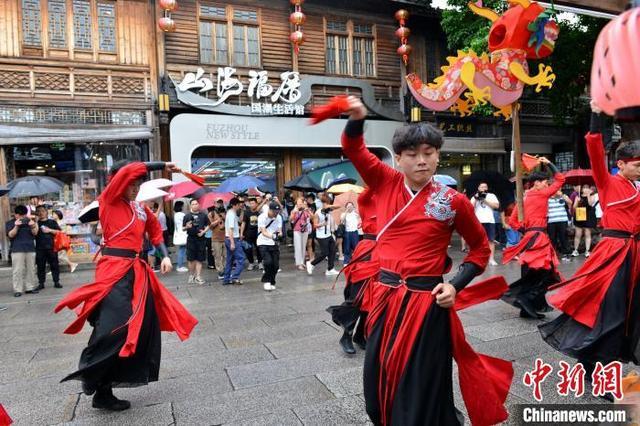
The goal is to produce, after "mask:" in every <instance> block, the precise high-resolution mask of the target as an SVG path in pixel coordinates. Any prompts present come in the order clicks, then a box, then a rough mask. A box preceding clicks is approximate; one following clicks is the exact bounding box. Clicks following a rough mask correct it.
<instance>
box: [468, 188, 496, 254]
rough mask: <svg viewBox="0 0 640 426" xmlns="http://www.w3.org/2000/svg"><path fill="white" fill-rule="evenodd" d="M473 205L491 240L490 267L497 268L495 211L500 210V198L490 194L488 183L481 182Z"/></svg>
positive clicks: (472, 199) (472, 200) (473, 198)
mask: <svg viewBox="0 0 640 426" xmlns="http://www.w3.org/2000/svg"><path fill="white" fill-rule="evenodd" d="M471 204H473V207H474V209H475V213H476V217H477V218H478V220H479V221H480V223H481V224H482V226H483V227H484V230H485V232H486V233H487V238H489V248H490V249H491V258H490V259H489V265H491V266H497V265H498V263H497V262H496V259H495V251H496V244H495V243H494V240H495V239H496V219H495V216H494V215H493V211H494V210H498V209H499V208H500V202H499V201H498V197H496V196H495V195H494V194H492V193H491V192H489V185H488V184H487V183H486V182H481V183H480V185H478V192H476V193H475V195H474V196H473V197H472V198H471Z"/></svg>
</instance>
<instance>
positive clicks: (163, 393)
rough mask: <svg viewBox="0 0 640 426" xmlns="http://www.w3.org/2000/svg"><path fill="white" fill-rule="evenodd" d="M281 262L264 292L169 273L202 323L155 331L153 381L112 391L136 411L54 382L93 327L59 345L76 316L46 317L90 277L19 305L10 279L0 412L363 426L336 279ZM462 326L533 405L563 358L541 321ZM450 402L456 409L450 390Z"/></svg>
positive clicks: (112, 419) (497, 315)
mask: <svg viewBox="0 0 640 426" xmlns="http://www.w3.org/2000/svg"><path fill="white" fill-rule="evenodd" d="M451 256H452V257H453V258H454V264H455V265H457V264H458V263H459V261H460V259H461V258H462V253H460V252H459V251H458V250H456V249H453V248H452V249H451ZM282 257H283V259H284V264H283V266H282V268H283V272H281V273H280V274H279V276H278V278H279V283H278V289H277V290H276V291H273V292H270V293H267V292H265V291H264V290H263V289H262V285H261V283H260V282H259V280H260V274H259V273H258V272H257V271H254V272H245V273H244V274H243V279H244V285H243V286H226V287H223V286H221V285H219V282H218V280H217V278H216V274H215V273H214V271H207V272H206V273H205V278H206V279H207V280H208V283H207V285H203V286H197V285H187V284H186V275H185V274H178V273H176V272H172V273H171V274H169V275H168V276H165V277H162V280H163V282H164V283H165V285H166V286H167V287H168V288H170V289H171V291H173V293H174V294H175V295H176V296H177V297H178V298H179V299H180V300H181V301H182V303H183V304H184V305H185V306H186V307H187V308H188V309H189V310H190V311H191V312H192V313H193V314H194V315H195V316H196V317H197V318H198V319H199V321H200V323H199V325H198V326H197V327H196V329H195V331H194V333H193V335H192V336H191V338H190V339H189V340H187V341H185V342H180V341H179V339H178V338H177V337H176V336H175V335H171V334H167V333H163V347H162V352H163V356H162V366H161V371H160V380H159V381H158V382H156V383H152V384H150V385H149V386H145V387H141V388H135V389H117V390H116V392H115V393H116V395H117V396H119V397H120V398H126V399H129V400H130V401H131V403H132V408H131V410H129V411H126V412H123V413H106V412H102V411H97V410H94V409H92V408H91V399H90V397H87V396H85V395H83V394H81V393H80V385H79V383H78V382H67V383H62V384H61V383H59V381H60V379H61V378H62V377H64V376H65V375H66V374H68V373H70V372H72V371H74V369H75V367H76V366H77V362H78V357H79V355H80V352H81V350H82V349H83V347H84V345H85V344H86V342H87V339H88V337H89V334H90V330H91V328H90V327H89V326H88V325H87V326H86V327H85V329H84V330H83V331H82V332H81V333H80V334H78V335H75V336H69V335H64V334H62V330H63V329H64V328H65V326H66V325H67V324H68V323H69V322H70V321H71V320H72V318H73V313H72V312H69V311H65V312H64V313H61V314H58V315H55V314H53V312H52V309H53V306H54V305H55V304H56V302H57V301H58V300H60V298H61V296H62V295H63V294H65V293H67V292H68V291H70V290H71V289H73V288H74V287H77V286H78V285H80V284H82V283H85V282H88V281H90V280H91V279H92V278H93V272H92V271H81V272H79V273H78V272H77V273H76V274H73V275H70V274H64V275H63V281H62V282H63V284H64V285H65V287H64V289H62V290H57V289H53V288H51V287H49V286H50V285H51V283H50V282H49V283H47V286H48V287H47V288H46V290H44V291H43V292H41V293H40V294H38V295H25V296H23V297H21V298H13V297H12V293H11V284H10V278H6V279H3V280H2V281H3V283H4V284H3V285H2V287H1V288H0V305H6V306H7V307H8V309H7V310H5V311H0V359H1V360H2V362H1V363H0V403H2V404H3V405H4V406H5V408H6V409H7V411H8V412H9V414H10V415H11V416H12V417H13V419H14V421H15V424H17V425H45V424H47V425H49V424H54V425H55V424H73V425H89V424H101V425H103V424H118V425H134V424H136V425H137V424H153V425H172V424H178V425H186V424H197V425H217V424H232V425H300V424H305V425H315V424H318V425H328V424H340V425H342V424H366V423H367V416H366V413H365V410H364V401H363V398H362V378H361V376H362V363H363V353H362V351H359V352H358V354H357V355H355V356H352V357H349V356H347V355H345V354H343V353H342V352H341V350H340V348H339V346H338V338H339V337H340V331H339V330H338V328H337V327H336V326H335V325H334V324H333V323H332V322H331V320H330V317H329V315H328V314H327V313H326V312H325V308H326V307H327V306H329V305H332V304H337V303H339V302H340V301H341V295H342V286H343V281H342V279H341V280H340V281H339V282H338V285H337V286H336V288H335V289H332V288H331V286H332V284H331V280H330V279H328V278H326V277H325V276H324V267H323V266H320V267H318V268H316V272H315V274H314V276H308V275H307V274H306V273H303V272H300V271H295V270H294V267H293V265H292V263H291V260H290V259H291V258H292V257H293V256H292V253H285V254H283V256H282ZM581 261H582V258H580V259H579V260H574V261H573V262H571V263H568V264H563V265H562V266H561V270H562V272H563V273H565V274H567V275H570V274H571V273H572V272H573V271H574V270H575V269H576V267H577V266H578V264H579V263H581ZM496 273H500V274H505V275H506V277H507V280H508V281H512V280H514V279H515V278H516V277H517V276H518V275H519V268H518V266H517V265H515V264H512V265H508V266H499V267H494V268H489V270H488V271H487V273H486V274H485V275H486V276H488V275H493V274H496ZM553 315H556V314H552V316H553ZM460 317H461V319H462V321H463V323H464V325H465V330H466V333H467V336H468V340H469V341H470V343H471V344H472V345H473V346H474V348H475V349H476V350H478V351H480V352H483V353H486V354H489V355H495V356H499V357H503V358H505V359H509V360H513V361H515V363H514V367H515V372H516V375H515V378H514V382H513V385H512V387H511V393H510V396H509V399H508V401H507V403H508V405H509V406H512V405H513V404H518V403H522V402H525V401H526V402H532V401H533V399H532V396H531V395H532V393H531V389H530V388H527V387H526V386H525V385H523V384H522V375H523V374H524V371H525V370H526V369H532V366H533V362H534V360H535V358H536V357H542V358H543V359H544V360H545V361H547V362H551V363H554V364H555V365H554V366H555V368H556V369H557V361H559V360H560V359H562V357H561V356H559V355H558V354H556V353H554V352H553V350H552V349H551V348H550V347H548V346H547V345H546V344H545V343H544V342H543V341H542V340H541V339H540V337H539V335H538V332H537V329H536V325H537V324H538V321H532V320H523V319H520V318H519V317H518V312H517V310H515V309H513V308H512V307H510V306H508V305H506V304H505V303H503V302H499V301H492V302H489V303H485V304H483V305H481V306H478V307H474V308H471V309H469V310H467V311H464V312H462V313H460ZM554 374H555V373H554ZM479 379H480V378H479ZM548 382H549V381H548ZM454 386H457V382H456V383H455V385H454ZM543 392H544V396H545V402H567V403H569V402H575V400H574V399H573V398H571V397H560V396H558V395H557V393H556V392H555V386H554V385H547V386H546V387H545V388H543ZM455 393H456V400H457V405H458V407H459V408H460V409H461V410H463V411H464V405H463V404H462V403H461V398H460V393H459V390H458V389H457V388H456V390H455ZM589 401H590V399H588V398H582V399H580V400H579V402H589Z"/></svg>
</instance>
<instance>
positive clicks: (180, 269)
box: [176, 266, 189, 272]
mask: <svg viewBox="0 0 640 426" xmlns="http://www.w3.org/2000/svg"><path fill="white" fill-rule="evenodd" d="M176 272H189V269H187V268H185V267H184V266H181V267H180V268H177V269H176Z"/></svg>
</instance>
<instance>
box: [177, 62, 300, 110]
mask: <svg viewBox="0 0 640 426" xmlns="http://www.w3.org/2000/svg"><path fill="white" fill-rule="evenodd" d="M235 73H236V69H235V68H233V67H219V68H218V75H217V78H216V79H215V80H216V83H215V84H214V82H213V81H212V79H210V78H208V77H206V76H205V71H204V70H203V69H202V68H198V69H197V70H196V72H195V73H192V72H190V73H187V74H185V76H184V78H183V79H182V81H181V82H180V83H179V84H177V86H176V88H177V90H178V91H180V92H183V93H184V92H187V91H194V89H198V90H197V92H195V93H197V94H198V95H205V94H207V92H210V91H215V96H216V98H217V99H211V98H209V97H205V96H200V100H199V104H200V105H207V106H209V107H216V106H219V105H221V104H223V103H225V101H227V99H229V98H230V97H231V96H238V95H240V94H241V93H242V92H243V91H244V90H245V83H243V82H242V81H241V80H240V79H239V78H237V77H236V76H235ZM246 86H247V96H248V97H249V98H250V99H251V114H252V115H304V105H299V104H296V102H298V101H299V100H300V98H301V97H302V94H301V92H300V74H298V73H297V72H295V71H286V72H283V73H281V74H280V84H279V85H278V86H275V85H272V84H270V83H269V73H268V71H254V70H251V71H249V81H248V82H247V83H246ZM269 101H270V102H269Z"/></svg>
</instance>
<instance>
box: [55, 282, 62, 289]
mask: <svg viewBox="0 0 640 426" xmlns="http://www.w3.org/2000/svg"><path fill="white" fill-rule="evenodd" d="M53 286H54V287H55V288H62V284H60V283H55V284H54V285H53Z"/></svg>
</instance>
